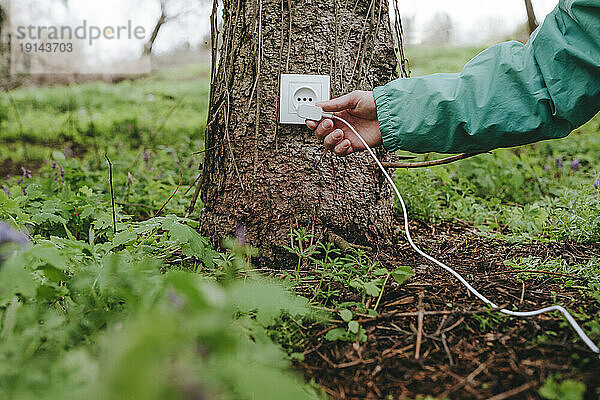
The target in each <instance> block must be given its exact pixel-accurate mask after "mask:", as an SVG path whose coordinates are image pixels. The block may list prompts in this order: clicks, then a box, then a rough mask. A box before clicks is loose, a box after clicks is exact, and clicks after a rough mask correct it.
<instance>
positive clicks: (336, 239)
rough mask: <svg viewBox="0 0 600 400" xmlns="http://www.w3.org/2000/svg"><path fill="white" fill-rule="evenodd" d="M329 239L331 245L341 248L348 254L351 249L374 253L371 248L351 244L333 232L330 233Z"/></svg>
mask: <svg viewBox="0 0 600 400" xmlns="http://www.w3.org/2000/svg"><path fill="white" fill-rule="evenodd" d="M328 239H329V241H330V242H331V243H333V244H334V245H336V246H337V247H339V248H340V250H342V251H343V252H344V253H346V252H348V251H349V250H350V249H357V250H364V251H373V248H371V247H369V246H361V245H360V244H354V243H350V242H348V241H347V240H346V239H344V238H343V237H341V236H339V235H336V234H335V233H333V232H329V233H328Z"/></svg>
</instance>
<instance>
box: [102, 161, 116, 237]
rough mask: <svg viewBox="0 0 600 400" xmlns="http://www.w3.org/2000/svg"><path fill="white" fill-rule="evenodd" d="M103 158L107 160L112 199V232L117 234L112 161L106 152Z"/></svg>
mask: <svg viewBox="0 0 600 400" xmlns="http://www.w3.org/2000/svg"><path fill="white" fill-rule="evenodd" d="M104 158H106V161H108V177H109V182H110V198H111V201H112V217H113V233H114V234H115V235H116V234H117V213H116V211H115V193H114V190H113V170H112V162H111V161H110V158H108V153H104Z"/></svg>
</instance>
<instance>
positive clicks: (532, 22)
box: [525, 0, 538, 35]
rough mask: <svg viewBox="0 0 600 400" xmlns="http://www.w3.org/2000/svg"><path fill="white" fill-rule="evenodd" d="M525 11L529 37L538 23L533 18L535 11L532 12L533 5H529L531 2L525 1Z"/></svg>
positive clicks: (529, 0)
mask: <svg viewBox="0 0 600 400" xmlns="http://www.w3.org/2000/svg"><path fill="white" fill-rule="evenodd" d="M525 9H526V10H527V26H528V27H529V34H530V35H531V34H532V33H533V31H535V30H536V29H537V27H538V22H537V19H536V18H535V11H533V4H531V0H525Z"/></svg>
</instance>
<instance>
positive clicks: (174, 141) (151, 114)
mask: <svg viewBox="0 0 600 400" xmlns="http://www.w3.org/2000/svg"><path fill="white" fill-rule="evenodd" d="M208 75H209V70H208V67H207V66H184V67H178V68H175V69H171V70H168V71H164V72H160V73H158V74H156V75H153V76H151V77H149V78H145V79H140V80H136V81H129V80H126V81H122V82H120V83H118V84H115V85H110V84H107V83H102V82H93V83H86V84H82V85H70V86H65V87H47V88H23V89H18V90H14V91H12V92H9V93H3V94H2V95H1V96H0V165H2V164H3V163H4V164H5V165H13V166H19V164H25V166H28V165H39V164H40V163H42V162H44V161H45V160H49V159H51V156H52V153H53V152H54V151H59V152H66V154H68V155H71V154H75V155H76V156H79V157H82V156H85V155H88V154H91V153H95V154H96V155H98V154H103V153H104V152H105V151H109V150H112V149H115V148H118V149H125V150H133V149H139V148H150V149H155V148H157V147H158V146H165V145H169V146H172V147H178V146H179V145H182V144H184V145H186V146H187V147H188V148H190V149H196V150H198V149H200V148H201V140H202V135H203V130H204V124H205V122H206V110H207V105H208V83H209V82H208ZM13 169H14V168H13Z"/></svg>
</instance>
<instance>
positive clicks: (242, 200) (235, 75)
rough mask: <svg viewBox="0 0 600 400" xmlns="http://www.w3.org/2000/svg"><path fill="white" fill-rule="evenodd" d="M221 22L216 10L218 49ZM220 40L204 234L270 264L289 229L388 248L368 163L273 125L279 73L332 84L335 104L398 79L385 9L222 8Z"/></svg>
mask: <svg viewBox="0 0 600 400" xmlns="http://www.w3.org/2000/svg"><path fill="white" fill-rule="evenodd" d="M216 12H217V5H216V4H215V5H214V7H213V17H212V25H213V35H212V36H213V37H212V39H213V40H212V41H213V43H218V37H217V36H218V32H216V26H217V21H216ZM222 35H223V42H222V43H223V45H222V47H221V49H220V52H218V54H217V49H216V48H214V47H213V64H212V65H213V71H212V73H211V95H210V106H209V115H208V123H207V126H206V132H205V148H206V149H207V150H206V152H205V160H204V165H203V174H202V179H201V189H202V190H201V198H202V201H203V203H204V209H203V210H202V211H201V224H200V225H201V229H202V231H203V233H204V234H205V235H208V236H210V237H212V238H213V239H214V240H215V242H217V241H218V240H220V238H223V237H225V236H235V237H237V239H238V240H239V241H241V242H244V243H248V244H251V245H254V246H256V247H258V248H260V249H261V254H262V257H261V260H262V261H263V262H265V263H272V262H273V261H276V260H280V259H281V258H282V257H284V255H285V251H284V250H282V248H281V246H283V245H286V244H289V243H290V238H289V233H290V232H291V230H292V229H306V231H307V233H312V234H314V235H315V237H316V239H322V238H325V236H324V234H325V232H326V231H330V232H334V233H336V234H337V235H339V236H341V237H343V238H345V239H347V240H349V241H352V242H356V243H361V244H368V243H370V244H378V243H381V242H382V241H387V240H389V236H390V233H391V226H392V219H393V197H392V192H391V190H390V188H389V187H388V185H387V183H386V182H385V180H384V178H383V175H382V174H381V173H380V172H379V171H378V170H377V168H376V166H375V164H374V163H373V162H372V160H370V159H369V157H368V155H367V154H366V153H361V154H353V155H351V156H349V157H346V158H339V157H336V156H335V155H333V154H332V153H326V154H325V153H324V151H323V144H322V143H321V142H320V141H319V140H317V139H316V138H315V137H314V134H313V133H312V132H311V131H309V130H308V129H307V128H306V127H305V126H299V125H295V126H290V125H279V124H278V108H279V76H280V74H282V73H298V74H325V75H330V76H331V86H332V96H339V95H342V94H345V93H348V92H350V91H352V90H353V89H363V90H371V89H372V88H373V87H375V86H378V85H383V84H385V83H387V82H389V81H390V80H392V79H394V78H396V77H397V67H398V63H397V58H396V53H395V51H394V41H393V39H392V32H391V29H390V20H389V15H388V1H387V0H378V1H375V0H356V1H352V2H348V1H344V0H303V1H292V0H281V1H275V0H224V8H223V32H222ZM399 43H400V46H401V39H400V41H399ZM217 63H218V65H217ZM403 70H404V69H403ZM377 152H378V155H379V157H380V158H381V159H382V160H383V161H390V160H391V155H390V154H388V153H386V152H385V151H383V150H378V151H377Z"/></svg>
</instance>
